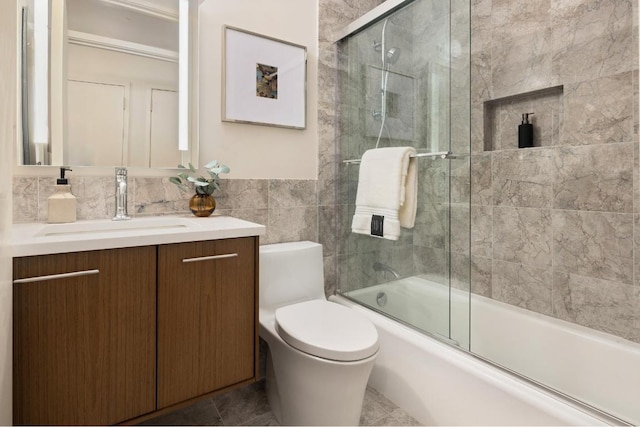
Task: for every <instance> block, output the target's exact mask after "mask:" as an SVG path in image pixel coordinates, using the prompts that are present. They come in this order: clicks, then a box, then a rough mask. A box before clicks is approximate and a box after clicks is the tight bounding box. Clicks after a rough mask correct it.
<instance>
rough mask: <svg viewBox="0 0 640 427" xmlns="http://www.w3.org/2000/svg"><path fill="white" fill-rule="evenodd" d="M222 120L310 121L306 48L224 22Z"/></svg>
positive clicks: (293, 124)
mask: <svg viewBox="0 0 640 427" xmlns="http://www.w3.org/2000/svg"><path fill="white" fill-rule="evenodd" d="M222 30H223V37H222V40H223V46H222V51H223V53H222V55H223V61H222V120H223V121H225V122H234V123H248V124H256V125H265V126H279V127H285V128H290V129H305V127H306V116H307V113H306V104H307V100H306V91H307V89H306V81H307V48H306V47H305V46H300V45H297V44H294V43H290V42H286V41H283V40H277V39H274V38H272V37H267V36H263V35H260V34H256V33H252V32H250V31H246V30H241V29H239V28H234V27H230V26H227V25H225V26H223V29H222Z"/></svg>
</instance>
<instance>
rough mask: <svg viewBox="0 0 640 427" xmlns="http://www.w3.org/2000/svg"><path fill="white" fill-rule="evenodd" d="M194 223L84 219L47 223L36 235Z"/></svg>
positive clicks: (158, 219)
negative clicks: (80, 220)
mask: <svg viewBox="0 0 640 427" xmlns="http://www.w3.org/2000/svg"><path fill="white" fill-rule="evenodd" d="M193 225H194V223H193V221H189V220H188V219H186V218H176V217H149V218H134V219H131V220H128V221H82V222H74V223H69V224H47V225H45V226H44V227H42V229H41V230H39V231H38V232H37V233H35V235H34V236H35V237H47V236H66V235H73V234H79V235H82V234H95V233H115V232H122V231H138V230H140V231H142V230H171V229H185V228H188V227H192V226H193Z"/></svg>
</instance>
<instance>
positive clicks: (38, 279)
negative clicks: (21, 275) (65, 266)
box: [13, 270, 100, 283]
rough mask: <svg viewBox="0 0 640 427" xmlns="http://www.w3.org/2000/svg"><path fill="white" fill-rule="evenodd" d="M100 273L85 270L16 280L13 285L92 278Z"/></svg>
mask: <svg viewBox="0 0 640 427" xmlns="http://www.w3.org/2000/svg"><path fill="white" fill-rule="evenodd" d="M98 273H100V270H84V271H74V272H73V273H61V274H50V275H48V276H37V277H27V278H25V279H16V280H14V281H13V283H32V282H43V281H45V280H56V279H66V278H67V277H79V276H91V275H93V274H98Z"/></svg>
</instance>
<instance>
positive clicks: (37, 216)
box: [13, 176, 318, 244]
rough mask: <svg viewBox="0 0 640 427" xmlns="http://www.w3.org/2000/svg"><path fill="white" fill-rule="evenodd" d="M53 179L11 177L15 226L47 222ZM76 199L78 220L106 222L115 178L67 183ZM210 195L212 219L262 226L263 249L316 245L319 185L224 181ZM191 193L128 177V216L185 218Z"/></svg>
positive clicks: (162, 180) (77, 178)
mask: <svg viewBox="0 0 640 427" xmlns="http://www.w3.org/2000/svg"><path fill="white" fill-rule="evenodd" d="M53 184H54V182H53V179H52V178H51V177H32V176H15V177H14V178H13V222H14V223H24V222H39V221H40V222H46V220H47V198H48V197H49V195H51V194H52V193H53V188H52V186H53ZM69 184H70V185H71V189H72V192H73V194H74V195H75V196H76V198H77V199H78V207H77V218H78V220H86V219H108V218H112V217H113V216H114V214H115V208H114V205H115V202H114V196H115V186H114V183H113V177H112V176H108V177H103V176H84V177H83V176H73V177H70V178H69ZM220 186H221V187H222V189H221V190H220V191H218V192H216V193H215V194H214V197H215V199H216V211H215V214H219V215H232V216H235V217H237V218H241V219H245V220H248V221H253V222H256V223H259V224H264V225H266V227H267V233H266V235H265V236H263V237H262V238H261V239H260V243H261V244H268V243H279V242H289V241H296V240H312V241H318V207H317V204H316V199H317V190H316V188H317V183H316V181H315V180H277V179H273V180H257V179H233V180H228V179H223V180H221V181H220ZM192 195H193V193H192V192H191V191H188V190H186V189H182V188H179V187H177V186H175V185H174V184H172V183H171V182H169V179H168V178H159V177H155V178H154V177H144V178H141V177H129V192H128V200H127V201H128V204H129V206H128V211H129V214H130V215H131V216H134V217H136V216H145V215H172V214H174V215H175V214H189V213H190V212H189V208H188V202H189V199H190V198H191V196H192Z"/></svg>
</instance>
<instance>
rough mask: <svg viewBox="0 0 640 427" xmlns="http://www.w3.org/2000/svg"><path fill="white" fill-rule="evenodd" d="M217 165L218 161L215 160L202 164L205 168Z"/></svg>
mask: <svg viewBox="0 0 640 427" xmlns="http://www.w3.org/2000/svg"><path fill="white" fill-rule="evenodd" d="M216 166H218V161H217V160H211V161H210V162H209V163H207V164H206V165H204V168H205V169H211V168H213V167H216Z"/></svg>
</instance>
